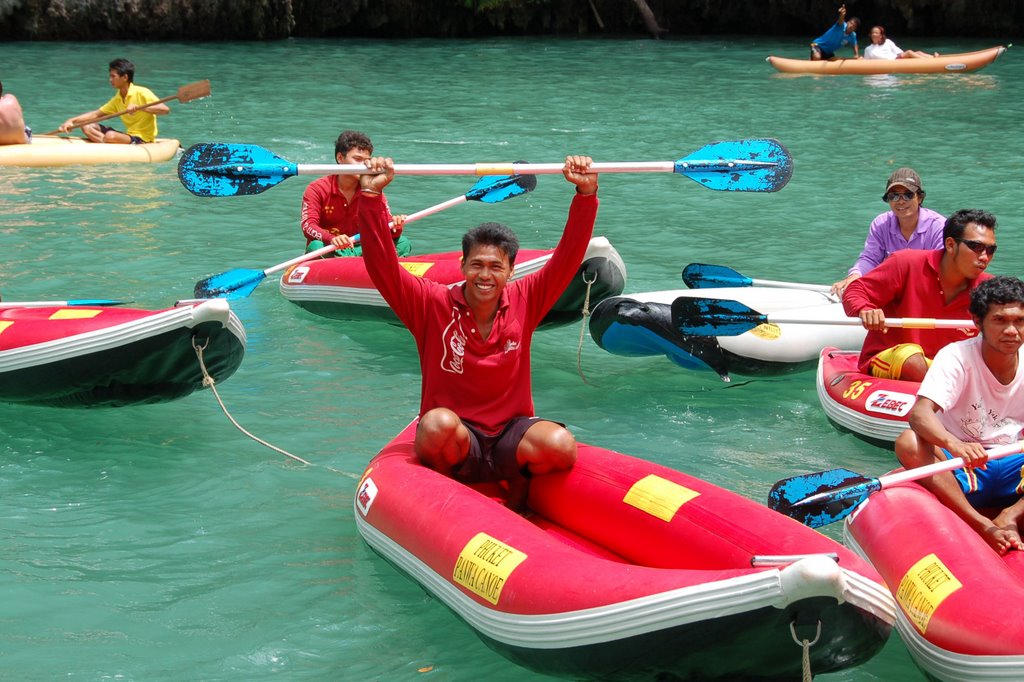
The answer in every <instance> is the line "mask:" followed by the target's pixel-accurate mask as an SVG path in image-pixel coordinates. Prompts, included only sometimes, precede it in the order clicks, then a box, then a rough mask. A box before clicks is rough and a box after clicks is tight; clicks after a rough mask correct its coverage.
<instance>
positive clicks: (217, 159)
mask: <svg viewBox="0 0 1024 682" xmlns="http://www.w3.org/2000/svg"><path fill="white" fill-rule="evenodd" d="M563 165H564V164H562V163H529V164H527V163H475V164H401V163H399V164H395V173H396V174H398V175H513V174H520V175H522V174H533V175H538V174H553V173H561V172H562V168H563ZM590 168H591V170H592V171H593V172H595V173H679V174H681V175H685V176H686V177H688V178H690V179H691V180H694V181H695V182H699V183H700V184H702V185H704V186H705V187H707V188H709V189H716V190H726V191H732V192H774V191H777V190H780V189H782V188H783V187H784V186H785V185H786V183H787V182H789V178H790V176H791V175H792V174H793V159H792V157H791V156H790V155H789V152H788V151H787V150H786V148H785V147H783V146H782V145H781V144H780V143H779V142H778V141H777V140H772V139H751V140H735V141H729V142H715V143H712V144H708V145H705V146H703V147H701V148H700V149H698V150H697V151H695V152H694V153H692V154H690V155H689V156H686V157H684V158H682V159H679V160H678V161H639V162H625V163H611V162H604V163H593V164H592V165H591V167H590ZM366 172H367V169H366V166H364V165H362V164H341V165H339V164H295V163H292V162H291V161H288V160H286V159H283V158H281V157H280V156H277V155H276V154H274V153H273V152H270V151H268V150H266V149H264V148H263V147H260V146H258V145H254V144H232V143H220V142H207V143H201V144H195V145H192V146H191V147H189V148H188V149H187V150H186V151H185V153H184V154H182V156H181V160H180V161H179V162H178V178H179V179H180V180H181V184H182V185H184V186H185V188H186V189H188V191H190V192H192V193H193V194H195V195H197V196H201V197H229V196H240V195H249V194H259V193H260V192H263V191H266V190H267V189H270V188H271V187H273V186H274V185H277V184H278V183H280V182H282V181H283V180H285V179H286V178H290V177H292V176H295V175H346V174H347V175H362V174H364V173H366Z"/></svg>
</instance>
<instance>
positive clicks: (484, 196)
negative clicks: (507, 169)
mask: <svg viewBox="0 0 1024 682" xmlns="http://www.w3.org/2000/svg"><path fill="white" fill-rule="evenodd" d="M516 163H525V161H516ZM536 187H537V176H536V175H485V176H484V177H482V178H480V179H479V180H477V181H476V184H474V185H473V186H472V187H470V188H469V191H468V192H466V198H467V199H469V200H470V201H482V202H483V203H485V204H497V203H498V202H501V201H505V200H506V199H511V198H512V197H518V196H519V195H521V194H526V193H527V192H532V191H533V190H534V188H536Z"/></svg>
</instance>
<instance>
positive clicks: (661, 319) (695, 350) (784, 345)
mask: <svg viewBox="0 0 1024 682" xmlns="http://www.w3.org/2000/svg"><path fill="white" fill-rule="evenodd" d="M680 297H689V298H695V299H696V298H700V299H718V300H723V301H725V300H728V301H739V302H740V303H742V304H744V305H745V306H749V307H750V308H756V309H757V310H760V311H764V312H765V313H772V314H773V316H774V315H777V316H778V317H779V318H786V317H790V316H792V317H799V318H800V319H801V320H804V321H805V322H802V323H779V324H775V323H771V322H766V323H764V324H758V325H756V326H753V328H752V329H749V330H748V331H745V332H743V333H740V334H736V335H733V336H723V335H719V336H698V335H692V334H684V333H683V332H682V331H680V329H679V328H678V327H677V326H676V325H675V324H674V323H673V319H672V302H673V301H674V300H676V299H677V298H680ZM787 313H788V314H787ZM844 317H846V314H845V313H844V311H843V306H842V305H841V304H840V303H839V302H838V301H837V300H836V299H835V298H834V297H833V296H831V295H830V294H828V293H827V292H826V291H817V290H809V289H807V288H785V287H767V286H738V287H719V288H700V289H671V290H665V291H651V292H645V293H639V294H631V295H629V296H615V297H612V298H607V299H605V300H603V301H601V302H600V303H599V304H598V305H597V306H596V307H595V308H594V311H593V313H592V315H591V318H590V335H591V337H592V338H593V339H594V341H595V342H596V343H597V345H598V346H600V347H601V348H603V349H605V350H606V351H608V352H609V353H614V354H616V355H626V356H656V355H665V356H666V357H668V359H669V360H671V361H672V362H674V363H675V364H676V365H678V366H680V367H682V368H684V369H689V370H702V371H707V370H710V371H714V372H716V373H717V374H718V375H719V376H720V377H721V378H722V379H723V380H724V381H729V378H730V374H732V373H735V374H740V375H748V376H772V375H779V374H787V373H790V372H798V371H803V370H809V369H812V368H813V367H814V366H815V364H816V363H817V361H818V356H819V355H820V353H821V349H822V348H824V347H826V346H834V347H836V348H842V349H847V350H858V349H860V347H861V344H862V343H863V341H864V334H865V331H864V329H863V328H862V327H857V326H842V325H837V324H836V323H835V320H839V319H841V318H844ZM815 320H821V324H815V323H814V321H815Z"/></svg>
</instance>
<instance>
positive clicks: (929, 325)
mask: <svg viewBox="0 0 1024 682" xmlns="http://www.w3.org/2000/svg"><path fill="white" fill-rule="evenodd" d="M765 317H767V318H768V322H770V323H771V324H830V325H840V326H848V327H859V326H861V324H862V323H861V321H860V318H859V317H842V318H838V319H832V320H828V319H816V318H813V317H777V316H775V315H766V316H765ZM885 326H886V327H903V328H905V329H974V328H975V327H974V321H973V320H936V319H934V318H930V317H890V318H886V320H885Z"/></svg>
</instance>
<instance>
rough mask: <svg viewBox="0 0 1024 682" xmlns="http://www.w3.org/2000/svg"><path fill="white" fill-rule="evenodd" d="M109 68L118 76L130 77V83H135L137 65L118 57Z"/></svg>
mask: <svg viewBox="0 0 1024 682" xmlns="http://www.w3.org/2000/svg"><path fill="white" fill-rule="evenodd" d="M109 68H110V70H111V71H116V72H117V75H118V76H128V82H129V83H134V82H135V65H134V64H132V63H131V62H130V61H128V60H127V59H123V58H121V57H118V58H117V59H115V60H114V61H112V62H110V65H109Z"/></svg>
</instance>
